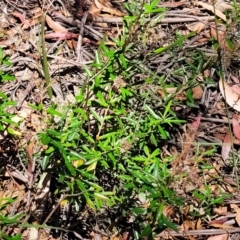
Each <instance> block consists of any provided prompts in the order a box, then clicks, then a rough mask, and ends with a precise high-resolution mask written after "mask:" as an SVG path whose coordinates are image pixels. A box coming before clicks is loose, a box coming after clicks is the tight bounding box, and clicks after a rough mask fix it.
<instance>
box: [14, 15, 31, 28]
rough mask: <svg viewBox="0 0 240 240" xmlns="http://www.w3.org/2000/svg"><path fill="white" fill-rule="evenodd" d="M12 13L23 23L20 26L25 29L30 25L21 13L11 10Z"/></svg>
mask: <svg viewBox="0 0 240 240" xmlns="http://www.w3.org/2000/svg"><path fill="white" fill-rule="evenodd" d="M12 15H13V16H15V17H17V18H19V19H20V21H21V23H22V24H23V26H22V28H23V29H27V28H29V27H30V23H29V21H28V20H26V19H25V17H24V15H23V14H22V13H19V12H13V13H12Z"/></svg>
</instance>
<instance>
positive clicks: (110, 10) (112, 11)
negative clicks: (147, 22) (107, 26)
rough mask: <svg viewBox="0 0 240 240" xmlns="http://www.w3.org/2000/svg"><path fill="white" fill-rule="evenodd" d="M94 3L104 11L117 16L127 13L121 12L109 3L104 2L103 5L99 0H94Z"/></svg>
mask: <svg viewBox="0 0 240 240" xmlns="http://www.w3.org/2000/svg"><path fill="white" fill-rule="evenodd" d="M94 3H95V5H96V7H97V8H98V9H100V10H101V11H103V12H106V13H110V14H112V15H116V16H119V17H123V16H125V15H126V14H125V13H123V12H120V11H119V10H117V9H115V8H112V7H110V5H109V4H106V3H103V4H104V5H103V4H102V3H101V2H100V1H99V0H94Z"/></svg>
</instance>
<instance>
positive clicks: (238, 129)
mask: <svg viewBox="0 0 240 240" xmlns="http://www.w3.org/2000/svg"><path fill="white" fill-rule="evenodd" d="M232 126H233V134H234V136H235V137H236V138H237V139H240V125H239V122H238V119H237V117H236V116H233V118H232Z"/></svg>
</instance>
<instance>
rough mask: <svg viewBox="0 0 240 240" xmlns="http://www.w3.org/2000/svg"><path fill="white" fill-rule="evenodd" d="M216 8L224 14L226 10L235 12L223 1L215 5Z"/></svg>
mask: <svg viewBox="0 0 240 240" xmlns="http://www.w3.org/2000/svg"><path fill="white" fill-rule="evenodd" d="M215 7H216V9H217V10H219V11H221V12H224V11H225V10H233V9H234V8H233V6H231V5H229V4H227V3H226V2H223V1H218V2H217V3H216V4H215Z"/></svg>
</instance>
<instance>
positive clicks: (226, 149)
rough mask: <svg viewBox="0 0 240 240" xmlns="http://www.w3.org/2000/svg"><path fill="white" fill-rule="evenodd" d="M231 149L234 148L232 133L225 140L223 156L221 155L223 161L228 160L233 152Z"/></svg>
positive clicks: (227, 134)
mask: <svg viewBox="0 0 240 240" xmlns="http://www.w3.org/2000/svg"><path fill="white" fill-rule="evenodd" d="M231 147H232V139H231V136H230V133H229V132H227V133H226V135H225V138H224V140H223V146H222V154H221V155H222V159H223V160H224V161H225V160H226V159H227V158H228V156H229V153H230V151H231Z"/></svg>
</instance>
